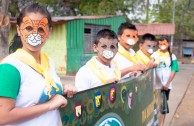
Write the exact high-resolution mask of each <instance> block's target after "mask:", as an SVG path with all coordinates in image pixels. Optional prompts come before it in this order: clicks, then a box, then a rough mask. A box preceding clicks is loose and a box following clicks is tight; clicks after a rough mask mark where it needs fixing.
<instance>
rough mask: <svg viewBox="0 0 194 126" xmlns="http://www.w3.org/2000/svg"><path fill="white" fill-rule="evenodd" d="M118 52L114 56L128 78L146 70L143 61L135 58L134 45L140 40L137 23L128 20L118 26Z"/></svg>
mask: <svg viewBox="0 0 194 126" xmlns="http://www.w3.org/2000/svg"><path fill="white" fill-rule="evenodd" d="M117 36H118V40H119V44H118V47H119V48H118V53H117V54H116V56H115V57H114V60H115V61H116V62H117V64H118V66H119V68H120V70H121V76H122V79H123V78H127V77H129V76H131V75H133V74H134V73H136V72H137V71H141V72H144V71H145V70H146V67H145V66H144V65H143V64H142V63H138V62H137V60H136V59H135V57H134V55H135V51H134V50H133V49H132V46H133V45H135V44H136V43H137V41H138V32H137V29H136V27H135V25H133V24H130V23H128V22H125V23H122V24H121V25H120V26H119V28H118V33H117Z"/></svg>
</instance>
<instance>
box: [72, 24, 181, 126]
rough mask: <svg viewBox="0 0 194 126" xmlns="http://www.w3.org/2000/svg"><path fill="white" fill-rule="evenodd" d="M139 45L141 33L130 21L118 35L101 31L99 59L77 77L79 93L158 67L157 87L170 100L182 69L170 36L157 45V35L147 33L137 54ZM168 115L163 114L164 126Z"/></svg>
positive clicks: (94, 59) (119, 30) (90, 63)
mask: <svg viewBox="0 0 194 126" xmlns="http://www.w3.org/2000/svg"><path fill="white" fill-rule="evenodd" d="M137 42H138V31H137V29H136V27H135V25H133V24H131V23H128V22H125V23H122V24H121V25H120V26H119V28H118V33H117V35H116V34H115V33H114V31H112V30H109V29H103V30H100V31H99V32H98V33H97V37H96V40H95V42H94V45H93V49H94V52H96V53H97V56H94V57H92V58H91V60H89V61H88V62H87V63H86V65H84V66H83V67H81V68H80V70H79V71H78V72H77V74H76V77H75V86H76V88H77V89H78V91H83V90H86V89H90V88H93V87H97V86H101V85H104V84H107V83H111V82H118V81H119V80H120V79H124V78H127V77H130V76H136V74H137V73H144V72H145V71H146V70H147V69H150V68H156V75H157V78H158V80H159V81H158V82H157V87H156V88H157V89H160V90H161V92H164V94H165V96H166V98H167V100H168V98H169V93H170V90H171V89H172V80H173V78H174V76H175V73H176V72H178V71H179V68H178V62H177V59H176V56H175V55H174V54H172V53H171V50H170V45H169V41H168V39H167V37H165V36H162V37H161V38H160V39H159V41H158V44H157V41H156V38H155V36H154V35H152V34H150V33H146V34H144V35H143V36H142V39H141V41H140V44H139V50H138V51H137V52H136V53H135V51H134V50H133V49H132V47H133V46H134V45H135V44H136V43H137ZM157 45H158V50H157V51H156V48H157ZM167 109H168V108H167ZM168 112H169V111H168V110H167V111H165V112H162V122H161V126H163V124H164V120H165V114H166V113H168Z"/></svg>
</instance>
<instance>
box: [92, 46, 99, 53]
mask: <svg viewBox="0 0 194 126" xmlns="http://www.w3.org/2000/svg"><path fill="white" fill-rule="evenodd" d="M93 50H94V52H96V53H97V52H98V50H97V45H96V44H93Z"/></svg>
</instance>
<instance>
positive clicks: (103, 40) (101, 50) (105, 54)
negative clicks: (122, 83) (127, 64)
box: [75, 29, 121, 91]
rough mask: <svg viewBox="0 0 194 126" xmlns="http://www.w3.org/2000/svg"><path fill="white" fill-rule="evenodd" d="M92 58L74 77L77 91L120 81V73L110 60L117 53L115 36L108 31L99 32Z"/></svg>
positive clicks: (114, 63)
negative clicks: (95, 54)
mask: <svg viewBox="0 0 194 126" xmlns="http://www.w3.org/2000/svg"><path fill="white" fill-rule="evenodd" d="M93 50H94V52H96V53H97V56H93V57H92V58H91V59H90V60H89V61H88V62H87V63H86V65H84V66H83V67H81V68H80V69H79V71H78V72H77V74H76V77H75V86H76V88H77V89H78V91H82V90H86V89H90V88H93V87H97V86H101V85H103V84H107V83H111V82H116V81H118V80H120V77H121V72H120V70H119V68H118V66H117V64H116V62H114V61H113V60H112V59H113V58H114V56H115V55H116V53H117V52H118V39H117V35H116V34H115V33H114V32H113V31H112V30H109V29H103V30H100V31H99V32H98V33H97V36H96V40H95V42H94V44H93Z"/></svg>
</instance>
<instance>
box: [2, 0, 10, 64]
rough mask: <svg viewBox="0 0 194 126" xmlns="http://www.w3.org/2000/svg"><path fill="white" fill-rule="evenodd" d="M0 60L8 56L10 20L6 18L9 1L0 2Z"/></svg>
mask: <svg viewBox="0 0 194 126" xmlns="http://www.w3.org/2000/svg"><path fill="white" fill-rule="evenodd" d="M0 2H1V4H0V60H1V59H3V58H4V57H5V56H7V55H8V54H9V51H8V37H9V31H10V20H9V17H8V16H7V13H8V6H9V0H0Z"/></svg>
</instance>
